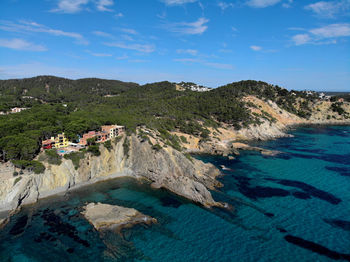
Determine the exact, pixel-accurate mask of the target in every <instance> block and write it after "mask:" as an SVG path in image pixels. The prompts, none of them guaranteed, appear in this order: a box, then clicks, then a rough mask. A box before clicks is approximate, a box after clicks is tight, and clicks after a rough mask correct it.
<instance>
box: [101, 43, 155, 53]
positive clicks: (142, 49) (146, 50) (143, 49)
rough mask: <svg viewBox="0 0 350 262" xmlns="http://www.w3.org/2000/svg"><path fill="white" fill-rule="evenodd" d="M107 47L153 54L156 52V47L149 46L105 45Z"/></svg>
mask: <svg viewBox="0 0 350 262" xmlns="http://www.w3.org/2000/svg"><path fill="white" fill-rule="evenodd" d="M104 45H106V46H111V47H118V48H123V49H129V50H135V51H138V52H142V53H152V52H154V51H155V47H154V45H148V44H125V43H120V42H113V43H104Z"/></svg>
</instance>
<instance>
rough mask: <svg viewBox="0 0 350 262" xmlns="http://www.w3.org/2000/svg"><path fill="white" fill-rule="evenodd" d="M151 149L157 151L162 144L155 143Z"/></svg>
mask: <svg viewBox="0 0 350 262" xmlns="http://www.w3.org/2000/svg"><path fill="white" fill-rule="evenodd" d="M152 149H153V150H155V151H157V152H158V151H159V150H161V149H162V146H161V145H160V144H155V145H153V146H152Z"/></svg>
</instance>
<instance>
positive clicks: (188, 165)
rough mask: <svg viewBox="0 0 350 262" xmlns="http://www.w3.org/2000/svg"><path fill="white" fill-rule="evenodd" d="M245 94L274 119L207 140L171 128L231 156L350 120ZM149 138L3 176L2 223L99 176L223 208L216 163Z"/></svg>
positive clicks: (193, 148) (196, 148) (201, 148)
mask: <svg viewBox="0 0 350 262" xmlns="http://www.w3.org/2000/svg"><path fill="white" fill-rule="evenodd" d="M247 99H248V100H250V101H253V102H254V103H255V104H257V105H260V107H261V108H262V109H261V110H264V111H265V112H268V113H269V114H270V115H271V116H272V117H274V118H275V119H276V121H274V122H271V121H268V120H266V119H265V120H264V119H263V120H262V123H261V124H260V125H251V126H249V127H246V128H242V129H240V130H235V129H234V128H232V127H229V126H226V125H224V124H223V125H221V127H219V128H217V129H211V130H210V133H211V134H210V137H209V139H208V140H206V141H201V140H200V139H198V138H196V137H192V136H190V135H188V134H184V133H179V132H173V134H176V135H178V136H183V137H184V138H185V139H186V141H187V142H184V143H182V144H181V146H182V147H183V149H184V152H188V153H192V154H214V155H222V156H225V157H229V158H230V159H233V158H234V157H235V156H236V155H239V151H240V150H256V151H259V152H261V153H262V154H264V155H268V156H273V155H275V154H279V153H280V152H273V151H269V150H266V149H262V148H258V147H251V146H249V145H248V144H246V143H249V141H253V140H268V139H275V138H279V137H285V136H289V134H287V132H288V130H289V129H291V128H295V127H298V126H303V125H350V120H349V119H337V120H335V119H325V118H322V119H321V118H320V116H319V115H318V116H317V117H311V118H310V119H309V120H305V119H301V118H299V117H298V116H296V115H293V114H291V113H289V112H287V111H285V110H283V109H281V108H279V107H278V106H277V105H276V104H275V103H273V102H271V101H270V102H265V101H262V100H260V99H258V98H255V97H248V98H247ZM349 111H350V110H349ZM125 140H127V143H128V145H129V146H128V150H127V152H126V150H125V148H124V147H123V144H124V141H125ZM150 142H151V143H149V142H148V141H145V140H144V139H141V138H140V137H139V136H137V135H131V136H123V138H122V139H121V140H120V141H119V142H118V143H116V144H114V145H113V148H112V149H111V150H107V149H106V148H104V147H103V146H101V147H100V150H101V155H100V156H92V155H90V154H88V155H87V157H86V158H85V159H82V160H81V161H80V167H79V168H78V169H75V167H74V165H73V163H72V161H71V160H67V159H63V160H62V163H61V164H60V165H50V164H48V163H45V167H46V170H45V172H44V173H42V174H33V173H31V174H25V175H22V176H20V177H21V179H20V180H18V177H17V178H15V177H12V175H9V176H5V175H4V176H2V177H3V178H2V179H1V180H0V219H1V220H0V224H5V223H6V221H7V219H6V218H7V217H8V215H9V214H10V213H11V212H13V211H14V210H17V209H19V208H20V207H21V206H22V205H26V204H33V203H35V202H37V201H38V199H42V198H46V197H49V196H53V195H56V194H65V193H66V192H67V191H69V190H72V189H76V188H78V187H81V186H85V185H89V184H94V183H96V182H98V181H103V180H108V179H114V178H117V177H123V176H128V177H133V178H136V179H146V180H147V181H149V182H150V184H151V186H152V187H154V188H165V189H167V190H169V191H171V192H173V193H175V194H177V195H179V196H182V197H184V198H186V199H189V200H191V201H193V202H194V203H197V204H200V205H202V206H204V207H207V208H210V207H213V206H217V207H225V204H224V203H220V202H216V201H215V200H214V199H213V197H212V195H211V193H210V191H209V190H213V189H215V188H216V187H220V186H222V185H221V183H220V182H218V181H217V180H216V177H217V176H219V175H220V174H221V172H220V170H219V169H217V168H216V167H215V166H214V165H212V164H205V163H203V162H202V161H199V160H197V159H194V158H189V157H187V156H186V155H185V154H184V153H182V152H180V151H177V150H175V149H174V148H172V147H171V146H166V145H165V144H162V143H161V142H160V141H159V140H156V141H154V139H153V138H151V137H150ZM152 142H153V143H152ZM158 142H159V143H161V144H162V148H161V149H159V150H155V149H154V148H153V147H152V144H155V143H158ZM0 165H2V164H1V163H0ZM6 165H7V166H6V170H10V169H9V167H8V164H6ZM1 169H2V166H0V170H1ZM4 169H5V168H4Z"/></svg>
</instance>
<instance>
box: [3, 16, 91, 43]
mask: <svg viewBox="0 0 350 262" xmlns="http://www.w3.org/2000/svg"><path fill="white" fill-rule="evenodd" d="M0 30H3V31H9V32H20V33H28V32H32V33H46V34H50V35H54V36H64V37H69V38H73V39H75V42H76V43H77V44H82V45H87V44H88V43H89V42H88V41H87V40H86V39H85V38H84V37H83V36H82V35H81V34H78V33H74V32H66V31H62V30H59V29H53V28H50V27H47V26H45V25H41V24H38V23H36V22H32V21H20V22H19V23H13V22H11V21H0Z"/></svg>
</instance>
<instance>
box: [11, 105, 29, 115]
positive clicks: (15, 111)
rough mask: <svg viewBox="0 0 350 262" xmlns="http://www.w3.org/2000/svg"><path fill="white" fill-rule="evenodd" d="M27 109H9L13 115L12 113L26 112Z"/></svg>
mask: <svg viewBox="0 0 350 262" xmlns="http://www.w3.org/2000/svg"><path fill="white" fill-rule="evenodd" d="M27 109H28V108H25V107H14V108H11V113H12V114H14V113H19V112H21V111H23V110H27Z"/></svg>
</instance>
